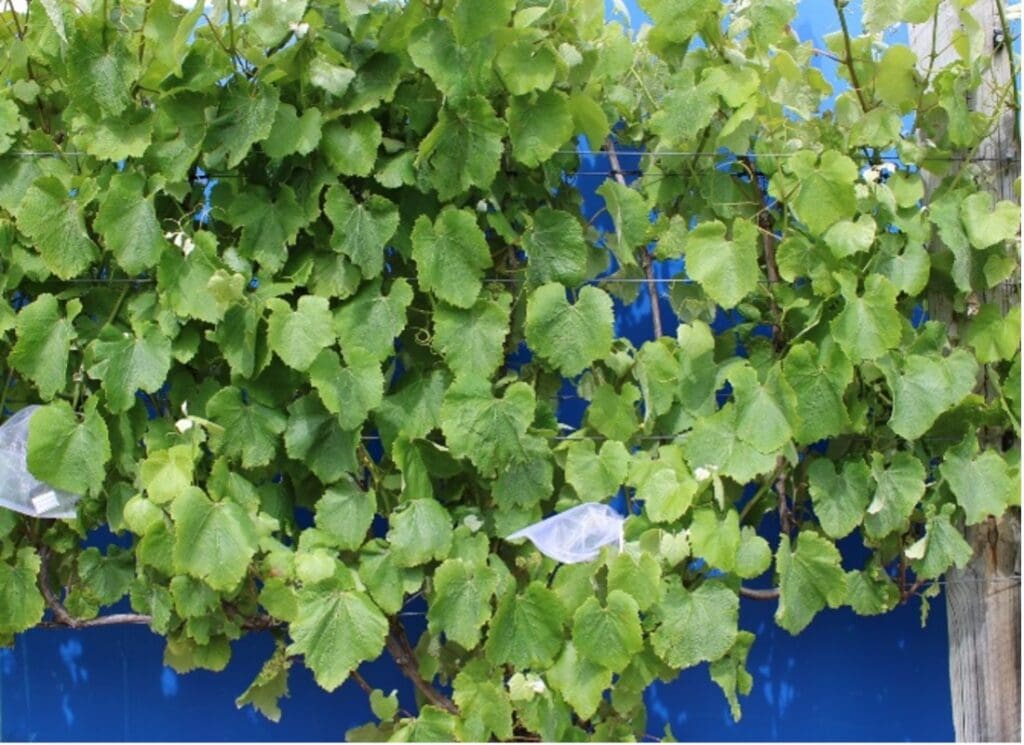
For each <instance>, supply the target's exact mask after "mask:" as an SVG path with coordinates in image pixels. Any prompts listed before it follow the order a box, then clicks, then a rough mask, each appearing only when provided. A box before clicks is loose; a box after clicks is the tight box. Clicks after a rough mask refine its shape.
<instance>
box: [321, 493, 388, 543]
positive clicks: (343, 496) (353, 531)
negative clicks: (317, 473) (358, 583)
mask: <svg viewBox="0 0 1024 745" xmlns="http://www.w3.org/2000/svg"><path fill="white" fill-rule="evenodd" d="M376 512H377V497H376V495H375V494H374V493H373V492H372V491H364V490H363V489H361V488H360V487H359V485H358V484H356V482H355V481H354V480H353V479H352V478H345V479H342V480H341V481H338V482H337V483H335V484H333V485H332V486H329V487H327V489H326V491H324V494H323V496H322V497H320V499H319V500H317V503H316V526H317V528H319V529H320V530H322V531H323V532H324V533H326V534H327V535H329V536H330V537H331V538H333V539H334V541H335V542H336V544H337V546H338V547H339V548H341V549H343V550H345V551H354V550H356V549H358V548H359V547H360V546H362V545H363V543H364V542H365V541H366V538H367V533H368V531H369V530H370V524H371V523H372V522H373V516H374V514H375V513H376Z"/></svg>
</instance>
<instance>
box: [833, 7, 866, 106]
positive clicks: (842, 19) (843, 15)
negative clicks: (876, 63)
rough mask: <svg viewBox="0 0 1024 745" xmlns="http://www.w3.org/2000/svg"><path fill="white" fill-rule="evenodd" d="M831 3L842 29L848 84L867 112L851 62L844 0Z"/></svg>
mask: <svg viewBox="0 0 1024 745" xmlns="http://www.w3.org/2000/svg"><path fill="white" fill-rule="evenodd" d="M833 4H834V5H835V8H836V13H838V14H839V25H840V26H841V27H842V29H843V47H844V48H845V50H846V59H845V60H843V61H844V63H845V64H846V69H847V70H849V72H850V84H851V85H852V86H853V90H854V92H855V93H856V94H857V100H858V101H860V107H861V109H862V110H863V111H864V112H865V113H867V112H868V110H869V106H868V102H867V101H866V100H865V99H864V91H863V90H862V89H861V85H860V78H859V77H858V76H857V68H856V67H855V66H854V64H853V47H852V46H851V45H850V28H849V27H848V26H847V25H846V13H845V12H844V11H843V7H844V6H845V5H846V0H833Z"/></svg>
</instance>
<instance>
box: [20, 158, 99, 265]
mask: <svg viewBox="0 0 1024 745" xmlns="http://www.w3.org/2000/svg"><path fill="white" fill-rule="evenodd" d="M86 203H87V200H84V199H82V198H80V197H79V196H78V195H75V196H71V193H69V191H68V188H67V187H66V186H64V184H63V183H61V181H60V180H59V179H58V178H56V177H54V176H44V177H43V178H40V179H37V180H36V181H35V183H33V184H32V185H31V186H30V187H29V188H28V190H27V191H26V192H25V196H24V198H23V199H22V200H21V204H20V205H19V206H18V211H17V217H18V230H20V231H21V232H22V233H24V234H25V235H26V236H27V237H29V238H31V239H32V241H33V244H34V245H35V247H36V248H37V249H38V251H39V255H40V256H41V257H42V259H43V263H44V264H45V265H46V268H47V269H49V270H50V271H51V272H53V273H54V274H56V275H57V276H58V277H60V278H61V279H71V278H72V277H74V276H75V275H76V274H81V273H82V272H83V271H85V269H87V268H88V267H89V265H90V264H92V263H93V262H94V261H96V260H97V259H98V258H99V257H100V249H99V246H97V245H96V244H95V243H94V242H93V240H92V238H90V237H89V233H88V231H87V230H86V228H85V219H84V217H83V216H82V213H83V211H84V209H85V206H86Z"/></svg>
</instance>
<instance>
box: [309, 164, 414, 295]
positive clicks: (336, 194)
mask: <svg viewBox="0 0 1024 745" xmlns="http://www.w3.org/2000/svg"><path fill="white" fill-rule="evenodd" d="M324 214H325V215H327V217H328V218H329V219H330V221H331V224H333V225H334V231H335V232H334V235H333V237H332V240H331V246H332V247H333V248H334V249H335V250H337V251H340V252H341V253H343V254H345V255H346V256H348V257H349V258H350V259H352V262H353V263H354V264H355V265H356V266H358V267H359V268H360V270H361V271H362V273H363V276H364V277H366V278H368V279H372V278H374V277H376V276H377V275H378V274H380V273H381V272H382V271H383V270H384V249H385V248H386V247H387V244H388V241H390V240H391V237H392V236H393V235H394V234H395V231H396V230H397V229H398V221H399V218H398V207H397V206H396V205H395V204H394V202H391V201H390V200H388V199H385V198H384V197H381V196H378V195H376V194H374V195H372V196H370V197H369V198H368V199H367V200H366V201H364V202H362V203H358V202H356V200H355V199H354V198H353V197H352V194H351V192H349V190H348V189H346V188H345V187H344V186H341V185H340V184H338V185H335V186H332V187H331V188H330V189H328V190H327V196H326V197H325V198H324Z"/></svg>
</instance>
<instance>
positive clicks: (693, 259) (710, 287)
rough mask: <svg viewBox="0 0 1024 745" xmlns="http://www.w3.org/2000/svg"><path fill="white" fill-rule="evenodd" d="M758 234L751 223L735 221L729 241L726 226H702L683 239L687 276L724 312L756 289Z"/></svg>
mask: <svg viewBox="0 0 1024 745" xmlns="http://www.w3.org/2000/svg"><path fill="white" fill-rule="evenodd" d="M756 241H757V230H756V228H755V227H754V225H753V224H752V223H749V222H746V221H745V220H736V221H735V222H734V223H733V225H732V238H731V240H729V239H726V237H725V225H723V224H722V223H720V222H718V221H717V220H716V221H715V222H709V223H701V224H700V225H698V226H697V227H696V228H694V229H693V230H691V231H690V234H689V235H688V236H687V239H686V272H687V274H689V275H690V276H691V277H693V278H694V279H695V280H696V281H697V282H699V283H700V285H701V287H703V288H704V291H705V292H707V294H708V296H709V297H710V298H711V299H712V300H714V301H715V302H716V303H718V304H719V305H721V306H722V307H723V308H733V307H735V306H736V305H737V304H738V303H739V302H740V301H741V300H742V299H743V298H745V297H746V296H747V295H749V294H750V293H752V292H753V291H754V290H755V289H757V282H758V280H759V279H760V277H761V271H760V269H759V268H758V266H757V248H756Z"/></svg>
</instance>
